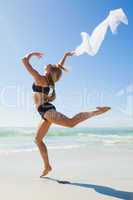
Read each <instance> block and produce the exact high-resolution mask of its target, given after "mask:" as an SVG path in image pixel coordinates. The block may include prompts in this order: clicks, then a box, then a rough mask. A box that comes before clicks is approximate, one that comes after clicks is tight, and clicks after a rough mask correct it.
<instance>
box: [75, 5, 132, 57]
mask: <svg viewBox="0 0 133 200" xmlns="http://www.w3.org/2000/svg"><path fill="white" fill-rule="evenodd" d="M120 23H124V24H126V25H128V18H127V16H126V15H125V13H124V11H123V10H122V9H121V8H120V9H116V10H112V11H110V12H109V15H108V17H107V18H106V19H105V20H104V21H102V22H101V23H100V24H99V25H98V26H97V27H96V28H95V29H94V31H93V32H92V35H91V36H89V34H88V33H86V32H81V37H82V43H81V44H80V46H78V47H77V48H76V49H75V50H74V54H75V55H76V56H79V55H82V54H84V53H87V54H89V55H90V56H94V55H96V53H97V52H98V50H99V49H100V46H101V44H102V42H103V40H104V38H105V35H106V32H107V30H108V28H109V27H110V29H111V31H112V33H116V32H117V27H118V26H119V24H120Z"/></svg>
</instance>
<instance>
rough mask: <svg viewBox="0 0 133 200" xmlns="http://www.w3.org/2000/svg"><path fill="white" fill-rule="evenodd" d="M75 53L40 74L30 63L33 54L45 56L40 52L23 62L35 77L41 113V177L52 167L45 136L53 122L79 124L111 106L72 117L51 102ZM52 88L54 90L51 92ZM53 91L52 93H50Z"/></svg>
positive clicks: (39, 136)
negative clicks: (66, 65)
mask: <svg viewBox="0 0 133 200" xmlns="http://www.w3.org/2000/svg"><path fill="white" fill-rule="evenodd" d="M73 54H74V53H72V52H68V53H65V55H64V56H63V58H62V59H61V61H60V62H59V63H57V64H55V65H53V64H48V65H47V66H46V67H45V69H44V74H42V75H41V74H39V72H38V71H36V70H35V69H34V68H33V67H32V65H31V64H30V59H31V57H33V56H36V57H37V58H41V57H42V56H43V54H42V53H40V52H32V53H29V54H28V55H26V56H25V57H24V58H23V59H22V63H23V64H24V66H25V67H26V69H27V70H28V72H29V73H30V75H32V77H33V78H34V82H33V85H32V89H33V98H34V102H35V106H36V109H37V111H38V112H39V114H40V115H41V118H42V119H41V121H40V124H39V125H38V128H37V132H36V137H35V143H36V144H37V146H38V149H39V151H40V154H41V157H42V160H43V163H44V167H43V172H42V174H41V176H40V177H42V176H45V175H47V174H48V173H49V172H50V171H51V170H52V167H51V165H50V162H49V158H48V151H47V147H46V144H45V143H44V142H43V138H44V136H45V135H46V134H47V132H48V130H49V127H50V126H51V125H52V124H58V125H61V126H64V127H71V128H72V127H74V126H76V125H77V124H79V123H81V122H83V121H85V120H87V119H89V118H91V117H94V116H97V115H100V114H102V113H105V112H106V111H108V110H109V109H110V107H97V108H96V110H94V111H92V112H80V113H78V114H76V115H75V116H74V117H72V118H70V117H67V116H65V115H64V114H62V113H60V112H58V111H57V110H56V107H55V106H54V105H53V104H52V103H50V102H52V101H53V100H54V99H55V98H56V92H55V83H56V82H57V81H59V80H60V78H61V76H62V72H63V71H65V70H66V69H65V68H64V63H65V60H66V59H67V58H68V57H71V56H73ZM51 90H52V92H50V91H51ZM50 93H51V94H50Z"/></svg>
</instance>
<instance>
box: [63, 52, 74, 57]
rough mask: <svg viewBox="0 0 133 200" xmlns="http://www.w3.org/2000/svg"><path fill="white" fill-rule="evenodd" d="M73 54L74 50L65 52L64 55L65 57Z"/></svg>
mask: <svg viewBox="0 0 133 200" xmlns="http://www.w3.org/2000/svg"><path fill="white" fill-rule="evenodd" d="M73 55H74V52H66V53H65V56H66V57H69V56H70V57H71V56H73Z"/></svg>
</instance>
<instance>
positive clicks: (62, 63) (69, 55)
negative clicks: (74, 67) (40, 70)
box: [57, 52, 74, 67]
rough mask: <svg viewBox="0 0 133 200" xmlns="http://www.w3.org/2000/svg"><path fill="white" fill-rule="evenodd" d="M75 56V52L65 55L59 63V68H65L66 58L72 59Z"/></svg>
mask: <svg viewBox="0 0 133 200" xmlns="http://www.w3.org/2000/svg"><path fill="white" fill-rule="evenodd" d="M73 55H74V52H67V53H65V54H64V56H63V58H62V59H61V60H60V61H59V62H58V63H57V65H58V66H61V67H63V65H64V64H65V61H66V58H67V57H71V56H73Z"/></svg>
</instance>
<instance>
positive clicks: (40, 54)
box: [25, 52, 44, 60]
mask: <svg viewBox="0 0 133 200" xmlns="http://www.w3.org/2000/svg"><path fill="white" fill-rule="evenodd" d="M43 55H44V54H43V53H41V52H31V53H29V54H27V55H26V56H25V58H27V59H28V60H29V59H30V58H31V57H32V56H36V57H37V58H42V57H43Z"/></svg>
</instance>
